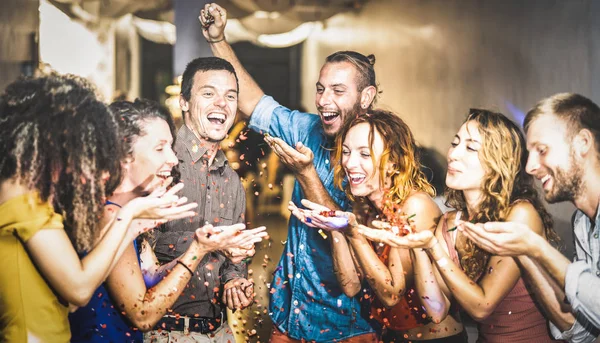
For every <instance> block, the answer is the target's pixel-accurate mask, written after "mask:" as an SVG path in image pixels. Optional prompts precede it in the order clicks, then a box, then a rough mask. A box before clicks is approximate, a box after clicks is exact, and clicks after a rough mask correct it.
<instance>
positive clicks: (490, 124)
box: [446, 109, 560, 280]
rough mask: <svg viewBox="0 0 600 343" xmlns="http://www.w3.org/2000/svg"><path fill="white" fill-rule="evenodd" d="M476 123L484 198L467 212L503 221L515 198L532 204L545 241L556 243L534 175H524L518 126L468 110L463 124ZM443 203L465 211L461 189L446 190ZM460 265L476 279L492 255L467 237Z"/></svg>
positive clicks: (524, 153)
mask: <svg viewBox="0 0 600 343" xmlns="http://www.w3.org/2000/svg"><path fill="white" fill-rule="evenodd" d="M468 122H475V123H477V124H478V130H479V133H480V134H481V137H482V149H481V150H480V152H479V158H480V160H481V163H482V165H483V169H484V171H485V176H484V178H483V180H482V183H481V185H482V186H481V187H482V189H481V190H482V192H483V200H482V201H481V203H480V204H479V212H478V213H470V214H469V215H470V216H472V218H471V219H472V220H474V221H476V222H480V223H484V222H488V221H503V220H505V219H506V216H507V215H508V213H509V211H510V209H511V207H512V206H513V205H514V204H515V203H516V202H517V201H527V202H529V203H531V204H532V205H533V206H534V208H535V209H536V211H537V212H538V214H539V215H540V217H541V218H542V222H543V224H544V233H545V236H546V238H547V239H548V241H550V242H551V243H554V244H555V245H557V244H558V242H559V240H560V239H559V237H558V235H557V234H556V232H555V231H554V229H553V221H552V217H551V216H550V214H549V213H548V211H546V208H545V207H544V205H543V204H542V202H541V200H540V199H539V197H538V193H537V191H536V188H535V184H534V178H533V176H531V175H529V174H527V172H526V171H525V166H526V164H527V157H528V155H529V154H528V152H527V149H526V144H525V137H524V136H523V133H522V132H521V130H520V129H519V127H518V126H517V125H516V124H515V123H513V122H512V121H511V120H509V119H508V118H507V117H506V116H504V115H503V114H502V113H496V112H492V111H488V110H483V109H471V110H470V111H469V115H468V116H467V118H466V120H465V121H464V123H468ZM446 198H447V200H446V205H448V206H450V207H453V208H455V209H456V210H459V211H465V212H467V204H466V200H465V197H464V194H463V192H462V191H459V190H454V189H449V188H448V189H447V190H446ZM465 251H466V252H465V254H463V255H462V256H461V259H460V260H461V261H460V263H461V266H462V267H463V269H464V270H465V272H466V274H467V275H468V276H469V277H470V278H471V279H472V280H477V279H478V278H479V277H480V276H481V275H482V273H483V271H484V270H485V267H486V265H487V263H488V261H489V259H490V257H491V255H490V254H489V253H488V252H486V251H485V250H483V249H481V248H479V247H478V246H477V245H475V244H474V243H473V242H472V241H471V240H467V243H466V248H465Z"/></svg>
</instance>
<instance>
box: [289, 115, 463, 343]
mask: <svg viewBox="0 0 600 343" xmlns="http://www.w3.org/2000/svg"><path fill="white" fill-rule="evenodd" d="M334 161H335V167H334V173H335V174H334V175H335V184H336V185H337V186H338V187H340V188H344V189H345V190H346V193H347V194H348V196H349V197H350V199H352V200H353V201H354V207H353V211H352V212H342V211H335V212H333V213H332V212H329V209H327V208H325V207H323V206H321V205H318V204H314V203H311V202H309V201H306V200H303V201H302V204H303V205H304V206H306V207H308V208H309V209H310V210H300V209H298V208H296V207H295V206H294V205H293V204H292V203H290V207H289V208H290V210H292V213H293V214H294V215H295V216H297V217H298V218H299V219H301V220H303V221H304V222H305V223H307V225H308V226H313V227H317V228H322V229H326V230H340V231H342V232H344V234H345V237H346V239H347V241H348V246H349V249H350V252H351V254H352V256H353V257H354V259H355V261H354V263H352V261H340V262H341V264H342V265H344V268H339V269H336V270H335V272H336V275H337V276H338V281H339V282H340V285H341V288H342V290H343V291H344V293H345V294H346V295H348V296H350V297H353V296H356V295H357V294H360V295H362V296H363V297H364V299H368V300H366V301H365V303H370V305H371V306H370V313H369V317H371V318H373V319H375V320H376V321H378V322H379V323H380V324H379V325H378V326H382V327H383V330H382V335H381V337H380V340H382V341H383V342H409V341H410V342H418V341H427V342H448V343H451V342H461V343H462V342H466V341H467V337H466V334H465V332H464V328H463V325H462V323H461V322H460V318H459V316H458V313H457V312H456V311H455V312H454V313H452V315H449V316H447V315H446V313H444V314H443V317H438V313H439V312H435V311H430V310H429V309H427V307H425V308H426V309H427V311H424V310H423V306H425V305H426V304H425V302H424V301H422V299H427V300H428V301H434V300H436V299H437V302H442V301H443V295H442V294H441V292H440V291H439V287H438V286H437V284H436V280H435V279H434V278H431V277H430V275H431V273H432V266H431V263H430V262H429V258H428V256H427V253H425V252H424V251H422V249H399V248H396V247H390V246H383V245H381V246H374V245H373V244H372V243H371V242H370V241H368V240H367V239H366V238H365V237H364V236H362V235H361V234H359V228H360V227H362V225H360V224H363V225H368V223H370V222H371V221H372V220H373V219H377V218H378V219H380V220H386V221H388V222H392V223H394V225H395V226H397V227H398V230H405V229H406V228H405V227H404V225H402V224H403V223H404V224H406V223H408V225H409V226H410V227H411V229H413V230H415V231H418V232H421V231H427V232H433V230H434V229H435V226H436V223H437V221H438V220H439V218H440V216H441V214H442V213H441V211H440V209H439V208H438V206H437V205H436V203H435V202H434V201H433V199H432V197H433V196H434V195H435V191H434V189H433V187H432V186H431V185H430V184H429V182H428V181H427V179H426V178H425V175H424V174H423V172H422V171H421V168H420V167H421V165H420V160H419V156H418V154H417V149H416V144H415V139H414V136H413V134H412V132H411V130H410V128H409V127H408V125H406V123H405V122H404V121H403V120H402V119H401V118H400V117H399V116H397V115H396V114H394V113H392V112H388V111H383V110H371V111H369V113H367V114H366V115H362V116H357V117H354V118H352V119H350V120H349V121H347V122H346V123H345V124H344V125H343V126H342V129H341V130H340V133H339V135H338V138H337V141H336V150H335V158H334ZM340 224H341V225H340ZM337 243H338V244H341V243H345V242H342V241H341V240H340V241H339V242H337ZM336 258H338V259H339V256H334V259H336ZM421 265H422V266H423V267H422V268H421V267H419V266H421ZM425 269H428V271H427V272H425V271H424V270H425ZM342 274H346V275H342ZM348 274H349V275H348ZM363 279H364V280H365V281H366V282H368V284H369V286H370V288H371V289H372V290H373V293H374V294H375V297H373V298H371V296H370V295H368V294H366V293H363V292H361V284H362V281H363ZM347 280H350V282H348V281H347ZM417 285H422V286H423V287H421V289H420V291H417Z"/></svg>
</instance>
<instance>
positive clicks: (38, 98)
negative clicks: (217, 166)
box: [0, 75, 196, 342]
mask: <svg viewBox="0 0 600 343" xmlns="http://www.w3.org/2000/svg"><path fill="white" fill-rule="evenodd" d="M119 146H120V144H119V138H118V135H117V123H116V120H115V118H114V116H113V115H112V114H111V112H110V111H109V110H108V108H107V107H106V105H104V104H103V103H101V102H100V101H98V99H97V98H96V95H95V93H94V91H93V89H92V87H90V86H89V85H88V84H87V83H85V82H84V81H83V80H82V79H78V78H76V77H69V76H58V75H51V76H45V77H40V78H29V79H20V80H18V81H15V82H14V83H12V84H11V85H9V86H8V87H7V89H6V91H5V93H4V94H3V95H2V96H1V97H0V261H1V262H2V264H3V266H2V269H1V271H0V341H1V342H28V341H29V342H68V341H69V339H70V333H69V324H68V320H67V309H68V306H67V305H68V304H73V305H75V306H83V305H85V304H86V303H87V302H88V301H89V300H90V297H91V296H92V294H93V292H94V290H95V289H96V288H97V287H98V286H99V285H100V283H101V282H102V281H103V280H104V279H105V278H106V276H107V275H108V273H109V272H110V270H111V268H112V267H113V265H114V264H115V263H116V261H118V259H119V256H120V255H121V254H122V252H123V251H124V250H125V248H126V247H127V246H129V244H131V241H132V240H133V239H134V238H135V237H136V236H137V235H138V234H139V233H140V231H141V230H142V229H141V226H139V225H135V226H132V227H137V228H139V229H128V227H129V226H130V223H131V221H132V220H133V219H134V218H146V219H157V220H163V221H164V220H169V219H176V218H184V217H189V216H192V215H193V214H194V213H193V212H192V211H191V209H192V208H194V207H195V206H196V204H194V203H192V204H182V203H183V201H181V200H180V199H179V198H178V197H177V196H176V195H175V192H177V190H179V189H181V186H178V187H173V188H172V189H171V190H169V191H166V189H165V188H164V187H161V188H160V189H158V190H157V191H155V192H153V193H152V194H151V195H149V196H146V197H140V198H136V199H134V200H132V201H130V202H129V203H128V204H127V205H126V206H123V208H121V209H119V211H118V213H117V215H116V216H115V220H114V221H112V222H110V223H109V224H107V226H106V227H105V228H102V227H99V225H97V222H98V218H99V216H100V215H101V213H102V208H103V206H104V202H105V199H106V196H107V195H108V194H110V193H111V192H112V190H114V187H115V186H116V183H117V182H118V180H120V163H119V162H120V161H121V156H122V152H121V151H120V150H119ZM169 181H170V180H167V182H169ZM63 223H64V225H65V227H66V228H68V229H67V230H64V229H63ZM103 229H105V230H104V231H105V233H104V234H103V235H102V237H101V238H100V237H99V232H101V231H103ZM78 251H79V252H82V251H88V252H89V253H88V254H87V255H86V256H85V257H84V258H82V259H80V258H79V257H78V255H77V252H78Z"/></svg>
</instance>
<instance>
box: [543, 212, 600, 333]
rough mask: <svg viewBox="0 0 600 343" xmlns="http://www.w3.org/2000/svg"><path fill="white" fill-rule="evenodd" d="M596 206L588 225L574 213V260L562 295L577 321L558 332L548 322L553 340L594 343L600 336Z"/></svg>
mask: <svg viewBox="0 0 600 343" xmlns="http://www.w3.org/2000/svg"><path fill="white" fill-rule="evenodd" d="M599 224H600V207H599V208H598V210H596V218H595V221H594V222H592V221H591V220H590V218H588V217H587V216H586V215H585V214H584V213H583V212H581V211H579V210H578V211H577V212H575V216H574V220H573V232H574V234H575V258H574V259H573V263H571V264H570V265H569V267H568V268H567V274H566V277H565V295H566V297H567V300H568V301H569V303H570V304H571V307H572V308H573V311H574V313H575V314H576V317H577V320H576V321H575V324H573V326H572V327H571V329H569V330H567V331H565V332H561V331H560V330H559V329H558V328H557V327H556V326H554V325H553V324H552V323H550V330H551V331H552V334H553V335H554V337H555V338H557V339H565V340H568V341H569V342H573V343H580V342H594V341H595V339H596V337H598V335H599V334H600V238H599V234H600V229H599V228H598V225H599Z"/></svg>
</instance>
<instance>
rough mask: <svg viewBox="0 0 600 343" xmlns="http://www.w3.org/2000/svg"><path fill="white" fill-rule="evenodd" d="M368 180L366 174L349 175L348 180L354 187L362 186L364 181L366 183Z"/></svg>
mask: <svg viewBox="0 0 600 343" xmlns="http://www.w3.org/2000/svg"><path fill="white" fill-rule="evenodd" d="M365 179H366V175H364V174H359V173H356V174H348V180H349V181H350V184H351V185H353V186H356V185H360V184H361V183H363V181H365Z"/></svg>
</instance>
